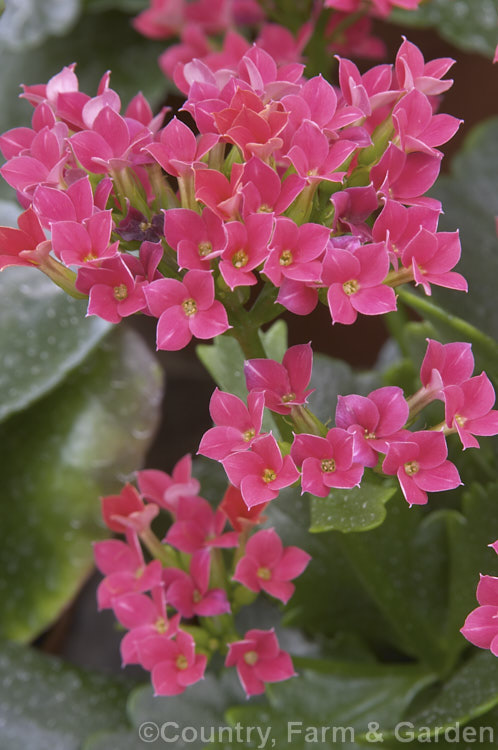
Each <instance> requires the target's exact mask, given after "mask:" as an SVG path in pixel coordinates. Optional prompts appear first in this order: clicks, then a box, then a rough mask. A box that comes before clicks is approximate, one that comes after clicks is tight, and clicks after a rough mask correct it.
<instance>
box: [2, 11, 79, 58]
mask: <svg viewBox="0 0 498 750" xmlns="http://www.w3.org/2000/svg"><path fill="white" fill-rule="evenodd" d="M79 11H80V0H9V2H8V3H7V5H6V7H5V11H4V12H3V13H2V15H1V17H0V44H1V45H5V47H6V48H7V49H14V50H22V49H24V48H26V47H30V46H33V45H36V44H39V43H40V42H42V41H43V40H44V39H46V38H47V37H49V36H51V35H52V34H56V35H60V34H64V33H65V32H66V31H67V30H68V29H69V28H70V27H71V26H72V24H73V23H74V21H75V20H76V18H77V17H78V13H79Z"/></svg>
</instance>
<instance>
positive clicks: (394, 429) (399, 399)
mask: <svg viewBox="0 0 498 750" xmlns="http://www.w3.org/2000/svg"><path fill="white" fill-rule="evenodd" d="M408 413H409V406H408V403H407V401H406V399H405V397H404V396H403V391H402V390H401V388H396V387H395V386H386V387H384V388H378V389H377V390H375V391H372V392H371V393H369V395H368V397H365V396H358V395H356V394H352V395H350V396H338V399H337V409H336V412H335V423H336V425H337V427H341V428H342V429H344V430H347V431H348V432H350V433H352V434H353V435H354V456H355V459H356V460H358V461H359V462H360V463H362V464H363V465H364V466H375V465H376V464H377V460H378V451H381V452H382V453H385V452H386V451H387V445H388V442H389V441H392V440H393V439H394V440H395V439H396V436H397V434H398V432H399V430H401V429H402V428H403V427H404V426H405V424H406V420H407V419H408Z"/></svg>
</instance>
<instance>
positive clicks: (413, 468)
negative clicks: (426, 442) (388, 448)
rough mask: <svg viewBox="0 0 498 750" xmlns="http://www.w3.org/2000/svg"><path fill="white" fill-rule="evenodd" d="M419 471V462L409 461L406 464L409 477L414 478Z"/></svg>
mask: <svg viewBox="0 0 498 750" xmlns="http://www.w3.org/2000/svg"><path fill="white" fill-rule="evenodd" d="M419 469H420V466H419V465H418V463H417V461H408V462H407V463H406V464H405V471H406V473H407V474H408V476H409V477H412V476H413V475H414V474H416V473H417V472H418V470H419Z"/></svg>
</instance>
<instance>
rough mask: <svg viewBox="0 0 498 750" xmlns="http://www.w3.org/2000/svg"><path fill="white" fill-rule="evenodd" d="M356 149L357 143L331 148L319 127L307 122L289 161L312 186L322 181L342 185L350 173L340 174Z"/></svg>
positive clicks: (339, 143) (294, 142)
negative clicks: (340, 169)
mask: <svg viewBox="0 0 498 750" xmlns="http://www.w3.org/2000/svg"><path fill="white" fill-rule="evenodd" d="M355 148H356V144H355V143H352V142H351V141H346V140H339V141H336V142H335V143H333V144H332V145H330V143H329V141H328V138H327V137H326V136H325V135H324V134H323V132H322V131H321V129H320V128H319V127H318V125H316V124H315V123H314V122H312V121H311V120H307V121H305V122H303V124H302V125H301V126H300V127H299V129H298V130H297V131H296V132H295V134H294V136H293V138H292V145H291V148H290V149H289V152H288V154H287V158H288V159H289V160H290V161H291V163H292V165H293V166H294V168H295V170H296V172H297V173H298V175H299V176H300V177H301V178H302V179H303V180H306V182H307V183H308V184H312V183H316V182H321V181H322V180H327V181H329V182H341V180H342V178H343V177H344V175H345V174H346V173H345V171H342V172H338V171H337V170H338V168H339V167H341V165H343V163H344V162H345V161H346V159H347V158H348V157H349V156H351V154H352V153H353V151H354V150H355Z"/></svg>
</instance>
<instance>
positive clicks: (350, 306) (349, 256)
mask: <svg viewBox="0 0 498 750" xmlns="http://www.w3.org/2000/svg"><path fill="white" fill-rule="evenodd" d="M388 271H389V258H388V255H387V252H386V250H385V246H384V245H383V244H382V243H375V244H371V245H362V246H360V247H358V248H357V249H356V250H355V251H354V253H352V252H349V251H348V250H343V249H342V248H339V247H332V248H331V249H329V251H328V252H327V255H326V256H325V260H324V263H323V273H322V281H323V283H324V284H326V285H327V286H328V287H329V290H328V292H327V300H328V304H329V308H330V314H331V316H332V322H333V323H345V324H351V323H354V322H355V320H356V318H357V317H358V313H363V314H364V315H382V314H383V313H387V312H390V311H392V310H396V295H395V293H394V289H391V287H388V286H386V285H385V284H383V281H384V279H385V278H386V276H387V274H388Z"/></svg>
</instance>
